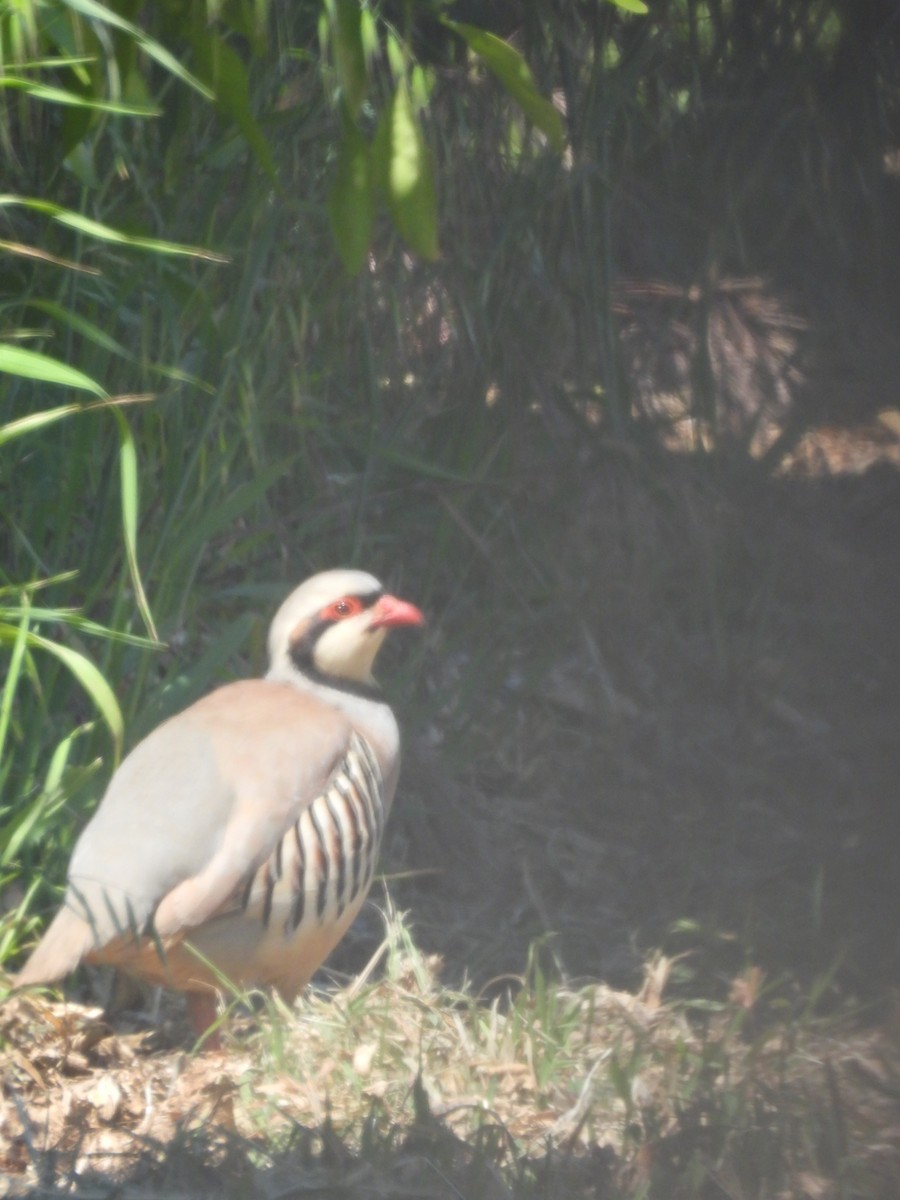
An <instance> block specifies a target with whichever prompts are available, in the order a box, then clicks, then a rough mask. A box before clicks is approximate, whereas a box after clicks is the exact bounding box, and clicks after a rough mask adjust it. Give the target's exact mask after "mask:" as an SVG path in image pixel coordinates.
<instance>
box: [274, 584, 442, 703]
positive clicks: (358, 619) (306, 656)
mask: <svg viewBox="0 0 900 1200" xmlns="http://www.w3.org/2000/svg"><path fill="white" fill-rule="evenodd" d="M424 622H425V618H424V617H423V615H422V613H421V612H420V611H419V609H418V608H416V606H415V605H414V604H410V603H409V602H408V601H406V600H399V599H398V598H397V597H396V596H391V595H389V594H388V593H387V592H385V590H384V588H383V587H382V585H381V584H380V583H379V582H378V580H377V579H376V578H375V577H374V576H373V575H368V574H366V572H365V571H348V570H338V571H323V572H321V574H319V575H313V576H312V578H311V579H307V580H306V582H305V583H302V584H301V585H300V587H298V588H297V589H296V591H293V592H291V594H290V596H288V598H287V599H286V600H285V601H284V603H283V604H282V606H281V608H280V609H279V610H278V612H277V613H276V614H275V619H274V620H273V622H272V627H271V629H270V631H269V661H270V668H269V677H270V678H278V679H289V678H296V675H297V673H298V672H299V673H300V674H301V675H303V676H306V677H307V678H311V679H313V680H316V681H318V682H325V683H329V682H332V683H336V684H338V685H339V686H340V685H341V684H344V685H346V684H350V685H354V684H356V685H360V686H362V687H367V686H370V685H371V684H372V666H373V664H374V662H375V658H376V656H377V654H378V651H379V650H380V648H381V643H382V642H383V641H384V639H385V635H386V634H387V632H388V630H389V629H392V628H394V627H396V626H398V625H422V624H424Z"/></svg>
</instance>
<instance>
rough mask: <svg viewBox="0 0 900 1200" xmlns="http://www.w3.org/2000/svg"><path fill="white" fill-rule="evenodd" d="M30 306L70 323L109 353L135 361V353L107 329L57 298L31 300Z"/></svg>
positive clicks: (60, 320)
mask: <svg viewBox="0 0 900 1200" xmlns="http://www.w3.org/2000/svg"><path fill="white" fill-rule="evenodd" d="M28 307H29V308H36V309H37V310H38V311H39V312H44V313H46V314H47V316H48V317H53V318H54V319H55V320H57V321H59V322H60V323H61V324H63V325H68V326H69V328H70V329H74V330H75V332H76V333H80V334H81V336H82V337H84V338H87V340H88V341H89V342H93V343H94V345H95V346H100V347H101V349H103V350H106V351H107V352H108V353H109V354H115V355H117V356H118V357H119V358H124V359H127V360H128V361H129V362H134V355H133V354H132V353H131V352H130V351H129V350H127V349H126V348H125V347H124V346H123V345H122V344H121V342H117V341H116V339H115V338H114V337H111V336H110V335H109V334H108V333H107V332H106V330H105V329H101V328H100V326H99V325H95V324H94V323H93V321H88V320H87V318H86V317H82V316H80V315H79V314H78V313H75V312H71V311H70V310H69V309H68V308H65V307H63V305H62V304H57V303H56V301H55V300H29V301H28Z"/></svg>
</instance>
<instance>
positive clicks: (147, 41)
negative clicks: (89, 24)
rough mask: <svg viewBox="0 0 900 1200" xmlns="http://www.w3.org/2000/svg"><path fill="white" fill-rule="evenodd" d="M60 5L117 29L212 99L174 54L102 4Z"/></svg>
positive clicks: (76, 1)
mask: <svg viewBox="0 0 900 1200" xmlns="http://www.w3.org/2000/svg"><path fill="white" fill-rule="evenodd" d="M62 4H63V5H64V6H65V7H66V8H69V9H71V10H72V12H77V13H80V14H81V16H83V17H87V18H88V19H89V20H92V21H100V22H102V23H103V24H105V25H111V26H112V27H113V28H114V29H119V30H121V31H122V32H123V33H127V34H128V36H129V37H131V38H133V40H134V41H135V42H136V43H137V44H138V45H139V46H140V48H141V49H142V50H143V51H144V53H145V54H147V55H149V56H150V58H153V59H155V60H156V61H157V62H158V63H159V65H160V66H161V67H164V68H165V69H166V70H167V71H168V72H169V73H170V74H171V75H174V76H175V77H176V78H177V79H180V80H181V81H182V83H186V84H187V85H188V87H192V88H193V89H194V91H196V92H199V93H200V95H201V96H205V97H206V99H207V100H212V99H214V96H213V93H212V92H211V91H210V89H209V88H208V87H207V86H206V85H205V84H204V83H201V82H200V80H199V79H197V77H196V76H195V75H192V74H191V73H190V71H188V70H187V69H186V68H185V67H183V66H182V65H181V63H180V62H179V61H178V59H177V58H176V57H175V55H174V54H172V53H170V51H168V50H167V49H166V48H165V46H162V45H160V43H159V42H157V41H156V39H155V38H152V37H150V35H149V34H147V33H145V32H144V30H143V29H141V28H140V26H138V25H133V24H132V23H131V21H126V20H125V18H124V17H120V16H119V14H118V13H116V12H113V11H112V10H111V9H109V8H106V7H105V6H104V5H102V4H98V3H97V0H62Z"/></svg>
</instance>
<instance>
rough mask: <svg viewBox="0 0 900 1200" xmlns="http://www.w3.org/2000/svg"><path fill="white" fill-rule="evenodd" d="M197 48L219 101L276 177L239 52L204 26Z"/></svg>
mask: <svg viewBox="0 0 900 1200" xmlns="http://www.w3.org/2000/svg"><path fill="white" fill-rule="evenodd" d="M194 49H195V52H196V53H197V56H198V58H200V59H201V61H203V62H204V63H205V66H206V74H207V76H208V78H209V81H210V83H211V84H212V86H213V88H214V89H215V99H216V105H217V107H218V108H220V109H221V110H222V111H223V112H224V113H227V115H228V116H229V117H231V119H232V121H234V123H235V125H237V127H238V129H239V130H240V131H241V134H242V135H243V137H244V140H245V141H246V143H247V145H248V146H249V147H250V149H251V150H252V151H253V153H254V154H255V155H256V158H257V161H258V162H259V164H260V166H261V167H262V168H263V170H264V171H265V172H266V174H267V175H268V176H269V177H270V178H271V179H273V180H274V179H275V175H276V172H275V160H274V158H273V157H272V151H271V149H270V148H269V143H268V142H267V141H266V139H265V136H264V134H263V132H262V130H261V129H260V127H259V124H258V123H257V121H256V118H255V117H254V115H253V109H252V107H251V104H250V85H249V83H248V80H247V72H246V70H245V68H244V64H243V62H242V61H241V59H240V56H239V55H238V54H237V53H236V52H235V51H234V50H232V48H231V47H230V46H229V45H228V43H227V42H225V41H224V40H223V39H222V38H220V37H218V36H217V35H216V34H212V33H210V32H209V31H208V30H204V36H203V37H200V36H197V37H195V38H194Z"/></svg>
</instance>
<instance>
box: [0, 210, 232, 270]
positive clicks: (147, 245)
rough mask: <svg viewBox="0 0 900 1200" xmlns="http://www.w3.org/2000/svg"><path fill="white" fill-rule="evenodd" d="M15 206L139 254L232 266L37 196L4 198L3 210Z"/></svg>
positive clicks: (194, 248) (198, 250) (200, 250)
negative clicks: (180, 256)
mask: <svg viewBox="0 0 900 1200" xmlns="http://www.w3.org/2000/svg"><path fill="white" fill-rule="evenodd" d="M13 206H20V207H22V208H29V209H32V210H33V211H34V212H42V213H46V214H47V216H49V217H52V218H53V220H54V221H58V222H59V223H60V225H66V226H68V227H69V228H71V229H75V230H77V231H78V232H79V233H84V234H87V235H88V236H89V237H93V238H97V239H98V240H99V241H102V242H113V243H115V244H117V245H121V246H134V247H135V248H136V249H138V250H152V251H154V252H155V253H158V254H181V255H186V256H187V257H189V258H202V259H206V260H208V261H210V262H228V259H227V257H226V256H225V255H222V254H215V253H214V252H213V251H212V250H205V249H203V248H202V247H199V246H183V245H181V244H180V243H178V242H163V241H160V240H159V239H158V238H146V237H137V236H135V235H132V234H129V233H123V232H122V231H121V230H120V229H113V228H112V227H111V226H109V225H103V224H101V223H100V222H99V221H93V220H91V218H90V217H85V216H82V214H81V213H77V212H73V211H72V210H71V209H69V208H63V207H62V206H61V205H59V204H53V203H52V202H51V201H50V200H38V199H36V198H35V197H33V196H11V195H2V196H0V208H10V207H13Z"/></svg>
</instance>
